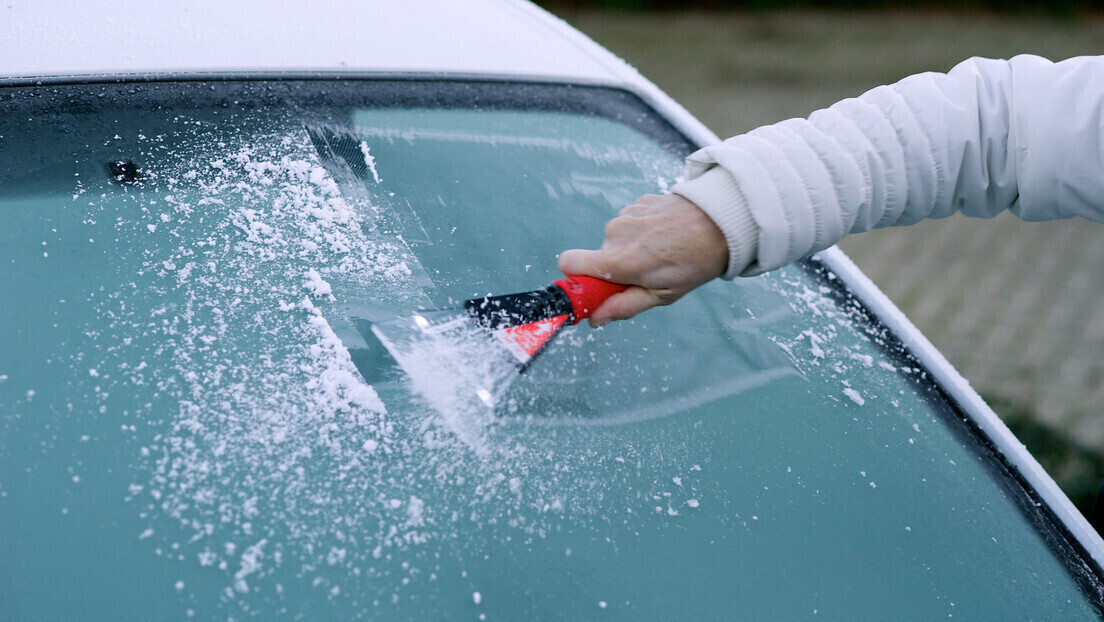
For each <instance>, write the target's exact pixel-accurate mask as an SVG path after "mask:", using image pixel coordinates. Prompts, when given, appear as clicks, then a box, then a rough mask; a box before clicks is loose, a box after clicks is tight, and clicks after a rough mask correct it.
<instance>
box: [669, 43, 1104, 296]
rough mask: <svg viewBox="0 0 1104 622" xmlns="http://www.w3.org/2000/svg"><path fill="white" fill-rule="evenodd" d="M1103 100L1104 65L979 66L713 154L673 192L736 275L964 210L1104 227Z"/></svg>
mask: <svg viewBox="0 0 1104 622" xmlns="http://www.w3.org/2000/svg"><path fill="white" fill-rule="evenodd" d="M1102 92H1104V59H1101V58H1092V59H1075V60H1071V61H1066V62H1063V63H1059V64H1056V65H1055V64H1051V63H1049V62H1048V61H1045V60H1043V59H1039V58H1036V57H1017V58H1015V59H1013V60H1011V61H993V60H980V59H974V60H970V61H967V62H965V63H962V64H960V65H959V66H957V67H955V69H954V70H952V71H951V72H950V73H948V74H934V73H929V74H919V75H916V76H911V77H909V78H906V79H905V80H902V81H901V82H898V83H896V84H894V85H891V86H884V87H878V88H877V89H874V90H872V91H869V92H868V93H866V94H864V95H862V96H861V97H859V98H856V99H850V100H844V101H842V102H840V103H838V104H836V105H834V106H832V107H831V108H828V109H826V110H821V111H818V112H816V113H813V114H812V115H811V116H810V117H809V118H808V119H807V120H806V119H791V120H789V121H784V122H782V123H778V124H775V125H772V126H766V127H763V128H759V129H757V130H754V131H752V132H749V133H748V134H745V135H742V136H737V137H734V138H731V139H729V140H727V141H725V142H724V143H720V144H717V145H712V146H710V147H706V148H704V149H702V150H700V151H698V152H696V153H695V154H693V155H692V156H691V158H690V159H689V166H688V177H689V178H690V181H687V182H683V183H682V184H678V185H676V186H675V187H674V188H673V190H674V192H677V193H679V194H682V195H683V196H685V197H687V198H689V199H690V200H691V201H693V202H694V203H696V204H697V205H699V206H700V207H701V208H702V209H703V210H704V211H705V212H706V213H708V214H709V215H710V217H711V218H713V220H714V221H715V222H716V223H717V224H718V226H720V228H721V230H722V231H723V232H724V234H725V238H726V240H727V241H728V244H729V247H730V248H729V258H730V261H729V265H728V268H727V271H726V273H725V276H726V277H727V278H732V277H735V276H738V275H744V276H749V275H753V274H758V273H760V272H764V271H766V270H770V269H774V268H777V267H781V266H782V265H785V264H787V263H790V262H792V261H794V260H796V259H798V258H800V257H802V256H805V255H808V254H810V253H813V252H816V251H818V250H821V249H823V248H827V247H828V246H831V245H832V244H834V243H835V242H836V241H838V240H839V239H840V238H841V237H843V236H844V235H845V234H847V233H854V232H860V231H865V230H867V229H871V228H874V227H884V226H890V225H902V224H911V223H913V222H916V221H918V220H921V219H923V218H929V217H943V216H947V215H949V214H951V213H953V212H955V211H963V212H964V213H966V214H967V215H971V216H992V215H995V214H996V213H998V212H1000V211H1003V210H1005V209H1011V210H1013V211H1014V212H1016V213H1017V214H1019V215H1020V216H1021V217H1023V218H1025V219H1029V220H1040V219H1046V218H1057V217H1063V216H1071V215H1081V216H1085V217H1087V218H1092V219H1096V220H1101V219H1104V206H1102V202H1104V180H1102V177H1104V175H1102V174H1101V173H1102V172H1104V162H1102V155H1101V149H1100V144H1099V143H1100V142H1101V132H1102V129H1101V128H1102V127H1104V126H1102V121H1101V115H1100V114H1099V110H1100V109H1101V105H1102V104H1101V99H1102V97H1101V93H1102ZM706 171H709V172H708V173H706ZM748 238H751V239H754V240H755V245H754V246H755V248H754V250H753V251H751V252H749V248H748V246H747V243H746V242H745V243H744V244H745V246H744V247H742V248H741V249H735V248H734V246H733V245H734V244H738V243H740V242H739V241H740V240H741V239H743V240H747V239H748Z"/></svg>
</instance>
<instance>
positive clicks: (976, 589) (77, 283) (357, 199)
mask: <svg viewBox="0 0 1104 622" xmlns="http://www.w3.org/2000/svg"><path fill="white" fill-rule="evenodd" d="M0 15H3V17H4V19H3V20H0V21H2V22H3V25H2V26H0V32H2V33H3V39H4V41H5V42H6V45H5V53H4V55H3V56H2V57H0V215H2V216H3V219H4V223H5V226H4V227H3V228H2V230H0V240H2V241H0V264H2V265H3V269H2V270H0V289H2V291H4V292H5V298H4V299H5V303H4V304H3V305H0V317H2V321H0V569H2V575H3V580H2V581H0V603H3V605H2V606H0V610H2V615H0V617H3V618H4V619H12V620H51V619H80V620H155V619H202V620H207V619H226V620H240V619H264V620H267V619H284V618H286V619H309V620H353V619H383V620H399V619H416V620H445V619H511V620H518V619H567V620H584V619H585V620H590V619H595V620H597V619H631V620H640V619H656V620H669V619H796V618H807V617H814V618H824V619H846V620H853V619H887V618H891V619H903V620H908V619H915V620H930V619H935V618H945V617H954V618H965V619H1033V618H1034V619H1064V620H1068V619H1083V618H1085V619H1087V618H1099V617H1100V615H1101V613H1102V612H1104V581H1102V580H1104V569H1102V565H1101V563H1102V560H1104V543H1102V541H1101V540H1100V538H1099V536H1097V535H1096V533H1095V532H1094V531H1093V530H1092V529H1091V527H1089V525H1088V524H1087V523H1086V521H1085V520H1084V518H1082V517H1081V516H1080V514H1078V512H1077V511H1076V510H1075V509H1074V508H1073V506H1072V504H1070V502H1069V501H1068V499H1066V497H1065V496H1064V495H1063V494H1062V492H1061V491H1060V490H1059V489H1058V488H1057V487H1056V486H1055V484H1054V482H1053V481H1052V480H1051V479H1050V478H1049V477H1048V476H1047V474H1046V473H1045V472H1044V471H1043V470H1042V469H1041V468H1040V467H1039V465H1038V463H1037V462H1036V461H1035V460H1034V459H1033V458H1032V456H1031V455H1030V453H1029V452H1028V451H1027V450H1026V449H1025V448H1024V447H1023V445H1022V444H1020V443H1019V442H1018V441H1017V440H1016V439H1015V437H1014V436H1012V434H1011V433H1010V432H1009V431H1008V429H1007V428H1006V427H1005V426H1004V425H1003V424H1002V423H1001V421H1000V420H999V419H998V418H997V417H996V415H995V414H994V413H993V412H992V411H991V410H990V409H989V408H988V407H987V406H986V405H985V403H984V402H983V401H982V400H981V399H980V398H979V397H978V396H977V394H976V393H975V392H974V391H973V390H972V389H971V388H970V387H969V385H968V383H967V382H966V381H965V380H964V379H963V378H961V377H960V376H959V375H958V374H957V373H956V372H955V371H954V370H953V368H952V367H951V366H950V365H949V364H948V363H947V362H946V361H945V360H944V359H943V358H942V356H941V355H940V354H939V352H938V351H936V350H935V349H934V348H933V347H932V346H931V344H930V343H929V342H928V341H927V340H926V339H925V338H924V337H923V336H922V335H921V334H920V333H919V332H918V331H917V330H916V329H915V328H914V327H913V326H912V325H911V324H910V323H909V322H908V320H907V319H906V318H905V317H904V316H902V315H901V313H900V312H899V311H897V310H896V309H895V308H894V307H893V305H892V304H891V303H890V302H889V301H888V299H886V298H885V297H884V296H883V295H882V294H881V293H880V292H879V291H878V290H877V289H876V288H875V287H874V285H873V284H871V283H870V282H869V281H868V280H867V279H866V278H865V277H864V276H863V274H862V273H861V272H860V271H859V270H858V269H857V268H856V267H855V266H854V265H853V264H852V263H851V262H850V261H849V260H848V259H847V257H846V256H844V254H843V253H842V252H841V251H839V250H838V249H835V248H833V249H829V250H827V251H824V252H822V253H819V254H817V255H816V256H813V257H810V258H807V259H805V260H803V261H802V262H800V263H799V264H796V265H794V266H790V267H788V268H785V269H783V270H779V271H777V272H774V273H770V274H767V275H763V276H761V277H756V278H751V279H741V280H738V281H736V282H720V281H718V282H714V283H711V284H709V285H707V286H705V287H703V288H701V289H700V290H698V291H696V292H694V293H693V294H691V295H689V296H687V297H686V298H685V299H683V300H681V301H679V302H678V303H677V304H674V305H672V306H669V307H663V308H657V309H654V310H651V311H649V312H647V313H645V314H642V315H641V316H639V317H637V318H635V319H633V320H631V321H626V322H619V323H615V324H612V325H609V326H606V327H604V328H602V329H600V330H594V329H590V328H587V327H586V326H578V327H574V328H570V329H567V330H565V331H564V333H563V334H562V335H561V336H559V337H558V338H557V339H556V340H555V341H553V342H551V343H550V344H549V345H548V347H547V348H546V349H545V350H544V351H543V352H542V353H541V355H540V357H539V358H537V359H534V361H533V362H532V364H531V365H529V366H528V368H527V369H526V370H525V373H523V374H519V375H517V377H516V378H512V383H511V384H510V385H509V387H508V388H506V389H504V391H503V393H502V394H501V395H500V396H498V398H499V399H497V401H496V402H495V404H494V406H493V409H490V408H486V407H482V408H480V407H474V408H473V407H472V406H471V404H469V403H468V402H465V401H464V400H462V399H457V395H458V394H459V393H460V392H463V391H464V390H466V388H470V387H471V386H473V383H478V382H479V381H480V379H481V377H480V374H482V373H483V371H484V370H481V369H480V365H479V363H478V360H479V357H478V356H476V357H475V358H474V359H473V361H474V362H473V363H472V364H471V365H470V367H469V368H464V369H453V370H451V371H449V372H448V373H440V372H439V371H438V370H436V369H434V366H433V362H434V360H435V357H437V356H438V355H442V356H443V355H444V352H438V351H434V350H431V351H430V357H429V361H428V362H427V363H425V364H424V365H422V366H416V367H414V368H407V369H402V368H400V366H399V365H398V364H397V362H396V360H395V359H394V358H392V356H391V354H389V353H388V351H387V350H386V348H384V346H383V345H382V344H381V343H380V342H379V341H378V340H376V339H375V338H374V337H373V334H372V330H371V328H372V327H373V326H374V325H377V324H379V323H382V322H385V321H388V320H390V319H393V318H396V317H404V316H406V315H409V314H410V313H413V312H414V311H415V310H420V309H437V308H445V307H453V306H457V305H459V304H462V302H463V301H465V300H468V299H473V298H479V297H480V296H484V295H486V294H501V293H508V292H514V291H527V290H531V289H534V288H539V287H542V286H544V285H547V284H548V283H550V282H552V281H554V280H556V279H558V278H560V277H561V275H559V274H558V273H557V270H556V261H555V258H556V254H557V253H558V252H560V251H562V250H563V249H567V248H579V247H582V248H585V247H595V246H597V245H598V244H599V243H600V242H601V239H602V231H603V229H602V227H603V225H604V223H605V222H606V221H608V220H609V219H610V218H611V217H612V216H613V215H614V214H615V213H616V212H617V210H618V209H619V208H620V207H621V206H622V205H624V204H626V203H628V202H629V201H631V200H632V199H634V198H635V197H637V196H639V195H642V194H645V193H649V192H663V191H665V190H666V189H668V188H669V187H670V186H671V184H672V183H674V182H675V181H676V180H677V179H678V178H679V177H680V176H681V175H682V161H683V158H684V157H685V156H686V155H687V154H688V153H690V152H691V151H693V150H694V149H696V148H698V147H699V146H701V145H704V144H708V143H710V142H713V141H716V140H717V137H716V136H714V135H713V134H712V133H711V132H709V130H708V129H706V128H705V127H704V126H702V125H701V124H700V123H698V122H697V121H696V120H695V119H694V118H693V117H691V116H690V115H689V114H688V113H687V112H686V111H685V110H684V109H683V108H681V107H680V106H679V105H678V104H677V103H675V102H674V101H672V100H671V99H670V98H669V97H667V96H666V95H664V94H663V93H662V92H661V91H660V90H659V89H658V88H656V87H655V86H654V85H652V84H651V83H650V82H648V81H647V80H646V79H645V78H643V77H642V76H640V75H639V74H638V73H637V72H636V71H634V70H633V69H632V68H631V67H629V66H628V65H627V64H625V63H624V62H622V61H621V60H619V59H617V58H616V57H615V56H613V55H612V54H610V53H609V52H607V51H606V50H604V49H603V48H601V47H600V46H599V45H598V44H597V43H595V42H593V41H591V40H589V39H587V38H586V37H585V36H583V35H582V34H580V33H579V32H577V31H575V30H573V29H571V28H570V27H569V26H567V25H566V24H565V23H563V22H562V21H560V20H558V19H557V18H555V17H554V16H552V15H550V14H548V13H546V12H545V11H544V10H542V9H540V8H538V7H536V6H534V5H531V4H528V3H525V2H522V1H520V0H478V1H475V0H472V1H467V2H463V3H456V2H446V1H444V0H417V1H415V2H384V1H375V2H361V3H356V2H347V1H335V2H333V3H326V4H325V5H324V6H316V5H308V4H307V3H275V4H272V3H262V2H259V1H256V0H246V1H243V2H238V3H220V4H217V5H216V4H214V3H212V2H208V1H206V0H203V1H200V2H191V3H174V4H161V3H147V4H144V5H142V4H131V5H125V6H123V5H118V4H117V3H106V2H87V3H74V4H73V5H72V6H64V7H62V6H55V5H52V4H51V3H34V4H32V3H21V2H17V3H15V4H12V5H9V6H5V7H3V8H2V9H0ZM447 345H448V344H445V346H441V347H446V346H447Z"/></svg>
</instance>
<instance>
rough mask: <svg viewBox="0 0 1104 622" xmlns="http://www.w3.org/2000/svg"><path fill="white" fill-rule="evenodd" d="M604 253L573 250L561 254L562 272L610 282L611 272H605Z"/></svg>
mask: <svg viewBox="0 0 1104 622" xmlns="http://www.w3.org/2000/svg"><path fill="white" fill-rule="evenodd" d="M602 264H603V261H602V251H588V250H582V249H577V248H576V249H572V250H568V251H564V252H562V253H560V272H563V273H564V274H567V275H570V276H576V275H582V276H593V277H595V278H599V279H603V280H609V278H610V273H609V270H603V269H602V268H603V267H604V266H603V265H602Z"/></svg>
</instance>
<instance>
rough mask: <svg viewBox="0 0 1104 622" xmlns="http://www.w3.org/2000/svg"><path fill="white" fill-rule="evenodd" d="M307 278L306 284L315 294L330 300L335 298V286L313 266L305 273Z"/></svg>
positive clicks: (304, 276) (308, 289)
mask: <svg viewBox="0 0 1104 622" xmlns="http://www.w3.org/2000/svg"><path fill="white" fill-rule="evenodd" d="M303 278H304V279H305V283H304V286H305V287H306V288H307V291H309V292H310V293H311V294H313V295H314V296H325V297H327V298H329V299H330V300H334V295H333V288H332V287H330V284H329V283H327V282H326V280H325V279H323V278H322V275H321V274H319V273H318V271H317V270H315V269H314V268H311V269H309V270H307V273H306V274H305V275H303Z"/></svg>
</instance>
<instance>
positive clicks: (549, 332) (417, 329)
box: [372, 276, 628, 410]
mask: <svg viewBox="0 0 1104 622" xmlns="http://www.w3.org/2000/svg"><path fill="white" fill-rule="evenodd" d="M627 287H628V286H627V285H619V284H616V283H610V282H608V281H603V280H601V279H596V278H592V277H587V276H572V277H567V278H564V279H560V280H558V281H556V282H554V283H553V284H552V285H550V286H548V287H546V288H544V289H539V290H534V291H530V292H522V293H517V294H507V295H503V296H486V297H483V298H473V299H471V300H468V301H466V302H465V303H464V305H463V307H462V308H457V309H446V310H437V311H425V312H420V313H417V314H415V315H413V316H411V317H402V318H397V319H394V320H388V321H385V322H379V323H376V324H373V325H372V332H373V333H374V334H375V335H376V337H377V338H378V339H379V340H380V342H381V343H383V345H384V346H385V347H386V348H387V351H388V352H390V353H391V355H392V356H393V357H394V358H395V360H396V361H397V362H398V363H399V366H400V367H402V369H403V371H404V372H406V374H407V376H408V377H410V379H411V380H412V381H413V383H414V386H415V388H416V389H417V390H418V392H419V393H422V394H423V396H425V397H427V398H430V401H432V402H435V406H437V407H438V409H439V410H440V409H450V410H453V409H457V408H459V409H464V408H467V407H468V403H469V402H471V403H475V402H474V399H478V402H480V403H482V404H484V405H485V406H488V407H491V408H493V407H494V405H495V403H496V401H497V399H498V398H499V397H500V396H501V394H502V392H503V391H504V390H505V389H506V387H508V386H509V385H510V384H511V383H512V382H513V380H514V378H516V377H517V375H518V374H519V373H521V372H524V371H525V369H526V368H527V367H528V366H529V365H530V364H531V363H532V362H533V359H534V358H535V357H536V356H537V355H538V354H540V353H541V351H542V350H543V349H544V347H545V346H546V345H547V344H548V343H549V342H550V341H551V340H552V338H553V337H555V336H556V335H557V334H558V333H559V332H560V331H561V330H562V329H563V328H564V327H565V326H569V325H572V324H577V323H578V322H580V321H581V320H583V319H585V318H587V317H589V316H590V314H591V313H593V312H594V310H595V309H597V308H598V307H599V306H601V304H602V302H604V301H605V300H606V299H607V298H609V297H610V296H612V295H614V294H616V293H618V292H621V291H624V290H625V289H626V288H627ZM434 398H438V399H434ZM473 398H474V399H473ZM457 400H459V401H457ZM441 402H445V403H443V404H442V403H441Z"/></svg>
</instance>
